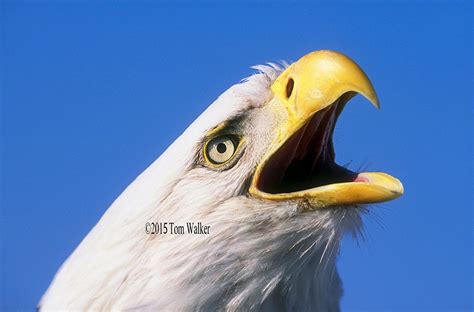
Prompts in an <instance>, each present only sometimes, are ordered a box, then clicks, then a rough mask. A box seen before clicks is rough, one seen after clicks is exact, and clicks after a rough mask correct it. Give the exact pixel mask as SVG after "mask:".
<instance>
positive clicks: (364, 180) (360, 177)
mask: <svg viewBox="0 0 474 312" xmlns="http://www.w3.org/2000/svg"><path fill="white" fill-rule="evenodd" d="M354 182H369V179H367V178H366V177H362V176H360V175H357V178H355V180H354Z"/></svg>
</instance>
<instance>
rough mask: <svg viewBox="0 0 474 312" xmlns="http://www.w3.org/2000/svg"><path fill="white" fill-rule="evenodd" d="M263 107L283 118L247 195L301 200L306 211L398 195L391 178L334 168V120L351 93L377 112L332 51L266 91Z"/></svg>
mask: <svg viewBox="0 0 474 312" xmlns="http://www.w3.org/2000/svg"><path fill="white" fill-rule="evenodd" d="M271 89H272V91H273V95H274V98H273V99H272V101H271V102H270V103H269V105H271V106H272V107H273V108H274V109H275V110H278V111H279V113H280V114H282V115H283V116H284V118H282V119H283V121H282V122H281V123H280V125H279V126H278V127H277V129H276V130H275V131H277V133H276V134H275V140H274V141H273V143H272V145H271V146H270V148H269V150H268V152H267V154H266V155H265V156H264V157H263V160H262V161H261V163H260V164H259V165H258V166H257V169H256V171H255V174H254V176H253V180H252V184H251V186H250V190H249V191H250V193H251V194H252V195H253V196H255V197H257V198H261V199H265V200H305V201H306V202H307V203H308V204H309V205H310V206H311V207H312V208H324V207H330V206H341V205H357V204H365V203H377V202H383V201H388V200H391V199H394V198H396V197H398V196H400V195H402V194H403V186H402V184H401V182H400V181H399V180H397V179H396V178H394V177H392V176H390V175H388V174H386V173H382V172H362V173H356V172H352V171H350V170H348V169H346V168H343V167H341V166H339V165H337V164H336V163H335V153H334V148H333V144H332V133H333V131H334V127H335V123H336V120H337V117H338V116H339V114H340V113H341V112H342V110H343V109H344V106H345V104H346V103H347V102H348V101H349V100H350V99H351V98H352V97H353V96H354V95H356V94H357V93H360V94H362V95H363V96H364V97H365V98H367V99H368V100H369V101H370V102H371V103H372V104H373V105H374V106H375V107H377V108H378V107H379V103H378V99H377V95H376V93H375V90H374V88H373V86H372V84H371V82H370V81H369V79H368V78H367V76H366V75H365V73H364V72H363V71H362V70H361V69H360V68H359V66H357V64H356V63H355V62H353V61H352V60H351V59H349V58H348V57H346V56H344V55H342V54H340V53H338V52H334V51H316V52H312V53H309V54H307V55H305V56H303V57H302V58H301V59H299V60H298V61H297V62H295V63H293V64H292V65H291V66H289V67H288V68H287V69H286V70H285V71H284V72H283V73H282V74H281V75H280V76H279V77H278V78H277V79H276V80H275V82H274V83H273V85H272V87H271Z"/></svg>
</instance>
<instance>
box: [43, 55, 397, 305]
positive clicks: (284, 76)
mask: <svg viewBox="0 0 474 312" xmlns="http://www.w3.org/2000/svg"><path fill="white" fill-rule="evenodd" d="M255 69H256V71H257V72H256V73H255V74H253V75H252V76H250V77H248V78H246V79H244V80H242V81H241V82H240V83H238V84H236V85H234V86H232V87H231V88H229V89H228V90H227V91H225V92H224V93H223V94H222V95H220V96H219V97H218V98H217V100H216V101H215V102H214V103H212V104H211V105H210V106H209V107H208V108H207V109H206V110H205V111H204V112H203V113H202V114H201V115H200V116H199V117H198V118H197V119H196V120H195V121H194V122H193V123H192V124H191V125H190V126H189V127H188V128H187V129H186V130H185V131H184V133H183V134H182V135H181V136H180V137H179V138H178V139H176V141H175V142H174V143H173V144H171V145H170V146H169V147H168V148H167V149H166V151H165V152H164V153H163V154H162V155H161V156H160V157H159V158H158V159H157V160H156V161H155V162H154V163H153V164H152V165H151V166H150V167H148V168H147V169H146V170H145V171H144V172H143V173H142V174H140V175H139V176H138V177H137V178H136V180H135V181H133V183H132V184H131V185H129V186H128V187H127V189H126V190H125V191H124V192H123V193H122V194H121V195H120V196H119V197H118V198H117V199H116V200H115V202H114V203H113V204H112V205H111V207H110V208H109V209H108V210H107V211H106V213H105V214H104V215H103V217H102V218H101V219H100V221H99V222H98V223H97V225H96V226H95V227H94V228H93V229H92V231H91V232H90V233H89V234H88V235H87V236H86V237H85V238H84V240H83V241H82V242H81V243H80V245H79V246H78V247H77V248H76V250H75V251H74V252H73V253H72V255H71V256H70V257H69V258H68V259H67V260H66V261H65V263H64V264H63V265H62V267H61V268H60V270H59V272H58V273H57V274H56V276H55V277H54V280H53V282H52V283H51V285H50V287H49V289H48V290H47V292H46V293H45V295H44V296H43V298H42V300H41V302H40V304H39V308H40V309H41V310H84V309H88V310H106V311H107V310H125V309H127V310H128V309H133V310H135V309H139V310H142V309H143V310H158V311H164V310H166V311H168V310H173V311H187V310H199V311H209V310H216V309H218V310H231V311H235V310H244V311H246V310H252V311H253V310H291V311H298V310H311V311H338V310H339V301H340V298H341V295H342V287H341V281H340V278H339V275H338V273H337V269H336V258H337V255H338V252H339V245H340V239H341V236H342V235H343V234H344V233H346V232H357V231H358V230H359V229H360V227H361V226H362V222H361V213H362V212H363V211H364V210H365V209H367V208H366V207H367V204H370V203H378V202H383V201H388V200H391V199H394V198H396V197H398V196H400V195H401V194H402V193H403V186H402V184H401V183H400V181H399V180H397V179H396V178H394V177H392V176H390V175H388V174H385V173H381V172H353V171H350V170H348V169H346V168H345V167H343V166H340V165H338V164H336V162H335V152H334V147H333V143H332V134H333V130H334V127H335V123H336V120H337V118H338V116H339V115H340V114H341V112H342V111H343V109H344V106H345V105H346V103H347V102H348V101H349V100H350V99H351V98H352V97H353V96H354V95H356V94H361V95H363V96H364V97H365V98H367V99H368V100H369V101H370V102H371V103H372V104H373V105H374V106H376V107H379V103H378V99H377V95H376V93H375V91H374V88H373V86H372V84H371V82H370V81H369V79H368V78H367V76H366V75H365V73H364V72H363V71H362V70H361V69H360V68H359V66H358V65H357V64H356V63H355V62H354V61H352V60H351V59H349V58H348V57H346V56H344V55H342V54H340V53H338V52H334V51H316V52H312V53H309V54H307V55H305V56H303V57H302V58H301V59H299V60H298V61H297V62H295V63H293V64H291V65H286V66H285V65H281V66H280V65H275V64H268V65H263V66H256V67H255Z"/></svg>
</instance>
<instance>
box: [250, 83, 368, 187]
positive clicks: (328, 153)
mask: <svg viewBox="0 0 474 312" xmlns="http://www.w3.org/2000/svg"><path fill="white" fill-rule="evenodd" d="M354 95H355V92H348V93H346V94H344V95H343V96H341V97H340V98H339V99H338V100H337V101H336V102H335V103H333V104H332V105H330V106H328V107H326V108H325V109H323V110H321V111H319V112H317V113H315V114H314V116H312V117H311V118H310V119H309V121H308V122H307V123H306V124H304V125H303V126H302V127H301V128H300V129H299V130H298V131H296V133H294V134H293V135H292V136H291V137H290V138H289V139H288V140H287V141H286V142H285V143H284V144H283V145H282V146H281V147H280V148H279V149H278V150H277V151H276V152H275V153H274V154H273V156H272V157H271V158H270V159H269V160H268V161H267V162H266V163H265V165H264V166H263V167H262V171H261V173H260V178H259V179H258V182H257V185H256V186H257V188H258V189H259V190H260V191H262V192H265V193H268V194H278V193H292V192H298V191H303V190H306V189H312V188H317V187H320V186H324V185H329V184H335V183H344V182H366V181H367V179H366V178H364V177H359V176H358V174H357V173H356V172H352V171H350V170H348V169H346V168H344V167H342V166H339V165H338V164H336V162H335V153H334V146H333V143H332V135H333V132H334V128H335V125H336V121H337V118H338V117H339V115H340V114H341V112H342V111H343V109H344V106H345V105H346V103H347V102H348V101H349V100H350V99H351V98H352V97H353V96H354Z"/></svg>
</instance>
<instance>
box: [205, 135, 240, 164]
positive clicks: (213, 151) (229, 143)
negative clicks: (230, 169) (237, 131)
mask: <svg viewBox="0 0 474 312" xmlns="http://www.w3.org/2000/svg"><path fill="white" fill-rule="evenodd" d="M205 149H206V151H205V154H206V155H205V156H206V159H207V160H208V161H209V162H211V163H212V164H214V165H219V164H223V163H225V162H226V161H228V160H230V159H231V158H232V156H234V154H235V151H236V149H237V140H236V138H235V137H233V136H230V135H222V136H218V137H216V138H213V139H211V140H210V141H209V142H208V143H207V144H206V148H205Z"/></svg>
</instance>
